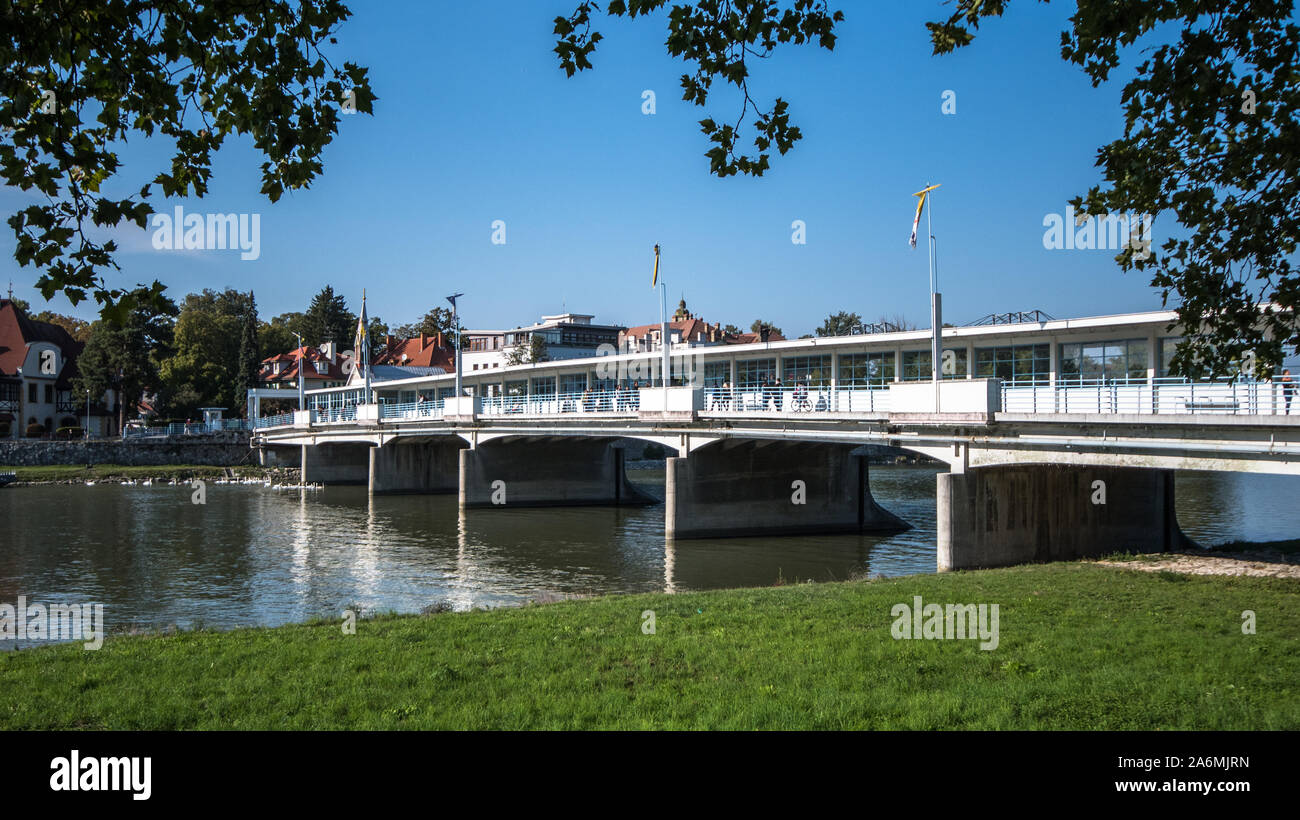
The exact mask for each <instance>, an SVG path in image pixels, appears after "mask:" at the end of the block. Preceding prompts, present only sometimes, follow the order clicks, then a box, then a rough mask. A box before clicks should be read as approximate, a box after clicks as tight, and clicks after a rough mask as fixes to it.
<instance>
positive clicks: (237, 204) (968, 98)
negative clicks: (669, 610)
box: [0, 0, 1167, 336]
mask: <svg viewBox="0 0 1300 820" xmlns="http://www.w3.org/2000/svg"><path fill="white" fill-rule="evenodd" d="M573 5H575V3H574V0H546V1H545V2H542V1H541V0H533V1H532V2H501V3H463V2H442V1H441V0H438V1H436V2H379V0H357V2H354V3H352V9H353V12H354V17H353V18H352V20H350V21H349V22H348V23H346V24H345V26H344V27H343V29H342V31H341V33H340V37H339V44H338V46H337V47H335V50H334V51H333V52H331V55H332V57H333V58H335V61H336V62H338V63H341V62H342V60H344V59H349V60H353V61H355V62H359V63H361V64H363V65H366V66H367V67H369V68H370V72H371V81H372V86H373V88H374V90H375V92H376V93H377V95H378V96H379V100H378V101H377V102H376V105H375V114H374V116H373V117H367V116H364V115H358V116H353V117H345V118H344V119H343V122H342V125H341V130H340V134H339V135H338V137H337V138H336V140H335V141H334V143H333V144H332V145H331V146H330V147H329V148H328V149H327V151H326V153H325V156H324V162H325V174H324V175H323V177H321V178H320V179H318V180H317V182H316V183H315V184H313V186H312V187H311V188H310V189H308V190H303V191H298V192H295V193H291V194H288V195H286V196H285V197H284V198H283V199H282V200H281V201H280V202H278V203H276V204H274V205H272V204H271V203H269V202H268V201H267V200H266V199H265V198H263V197H261V196H260V195H259V194H258V188H259V185H260V182H259V172H258V165H259V163H260V157H259V155H258V154H257V153H256V151H255V150H254V149H253V147H252V144H251V140H247V139H246V140H242V141H232V142H229V143H228V144H227V147H226V148H225V149H224V150H223V152H222V153H221V155H219V157H218V158H217V160H216V162H215V164H214V181H213V184H212V187H211V191H210V192H209V194H208V196H207V197H205V198H204V199H203V200H186V201H184V202H182V203H180V204H182V205H184V206H185V208H186V210H187V212H201V213H206V212H254V213H259V214H261V256H260V258H259V259H257V260H255V261H241V260H240V258H239V254H238V253H237V252H230V251H215V250H214V251H191V252H176V251H158V250H154V249H153V248H152V247H151V245H150V242H149V237H150V236H151V234H152V231H139V230H135V229H134V228H132V229H130V230H128V231H125V232H123V234H129V235H122V234H120V236H121V239H120V244H123V246H124V248H123V251H122V253H121V254H120V256H119V262H120V264H121V265H122V268H123V272H122V273H120V274H116V273H114V274H110V281H111V282H113V283H114V284H119V285H127V286H129V285H131V284H133V283H135V282H137V281H146V282H147V281H152V280H153V279H154V278H158V279H161V280H162V281H163V282H164V283H165V284H167V285H168V286H169V291H170V292H171V294H172V295H173V297H175V298H178V299H179V298H180V297H181V296H183V295H184V294H185V293H187V292H189V291H194V290H200V289H202V288H205V287H207V288H217V289H220V288H224V287H234V288H238V289H240V290H248V289H250V288H251V289H254V290H255V291H256V294H257V299H258V305H259V308H260V309H261V312H262V315H263V317H264V318H269V317H270V316H272V315H275V314H278V313H283V312H286V311H291V310H302V309H303V308H305V306H306V304H307V302H308V301H309V300H310V298H311V296H312V295H313V294H314V293H315V292H316V291H318V290H319V289H320V288H321V287H322V286H323V285H325V284H330V285H333V286H334V288H335V290H337V291H341V292H342V293H344V294H345V295H346V296H347V297H348V300H349V304H350V305H351V306H352V307H353V309H356V308H358V307H359V303H360V296H361V289H362V288H363V287H364V288H366V289H367V293H368V295H369V297H370V301H369V309H370V312H371V315H372V316H373V315H378V316H381V317H382V318H383V319H384V320H386V321H387V322H389V324H391V325H396V324H400V323H403V322H408V321H412V320H414V319H416V318H417V317H418V316H420V315H421V314H423V313H424V312H425V311H426V310H428V309H429V308H430V307H433V306H435V305H442V304H445V303H444V302H443V297H444V296H445V295H446V294H448V293H451V292H453V289H454V290H460V291H464V292H465V294H466V295H465V297H464V298H463V300H462V301H461V306H462V315H463V316H464V321H465V323H466V324H467V325H468V326H471V327H478V328H490V327H513V326H516V325H520V324H527V323H529V322H531V321H535V320H536V319H537V318H538V317H539V316H540V315H541V314H543V313H556V312H559V311H560V310H561V309H562V308H565V307H567V309H569V310H572V311H579V312H585V313H594V314H596V317H597V321H606V322H611V323H620V324H626V325H638V324H645V323H649V322H654V321H657V320H658V296H657V295H656V294H655V293H653V292H652V291H651V290H650V288H649V276H650V268H651V264H652V260H653V253H652V250H651V249H652V246H653V245H654V244H655V243H656V242H658V243H660V244H661V245H662V246H663V248H664V253H663V267H662V271H661V276H662V278H663V279H664V280H665V281H666V282H667V285H668V297H669V301H670V304H675V303H676V301H677V299H678V298H680V297H681V296H682V295H684V296H685V297H686V299H687V302H688V304H689V306H690V307H691V309H692V310H693V311H695V313H696V315H697V316H702V317H703V318H705V319H707V320H709V321H719V322H723V323H726V322H733V323H735V324H737V325H741V326H743V327H745V328H748V325H749V323H750V322H751V321H752V320H753V319H754V318H756V317H759V316H762V317H763V318H765V319H768V320H770V321H772V322H774V323H775V324H777V325H778V326H780V327H782V328H783V329H784V330H785V331H786V333H787V335H792V336H796V335H799V334H802V333H807V332H811V331H812V329H813V328H814V327H816V326H818V325H819V324H820V323H821V320H822V319H823V318H824V317H825V316H826V315H827V314H829V313H833V312H836V311H839V310H849V311H856V312H858V313H860V314H862V315H863V317H864V318H866V319H867V320H874V319H877V318H879V317H880V316H882V315H890V316H892V315H895V314H902V315H904V316H906V317H907V318H908V319H909V320H911V321H913V322H915V323H917V324H918V325H921V326H925V325H927V324H928V298H929V297H928V292H929V291H928V288H929V285H928V268H927V259H926V251H925V246H924V241H922V242H920V243H919V244H918V247H917V249H915V250H913V249H911V248H910V247H909V246H908V244H907V237H908V233H909V231H910V227H911V220H912V213H913V209H914V202H915V200H914V199H913V197H912V196H911V194H912V192H913V191H916V190H919V189H920V188H921V187H922V186H923V185H924V184H925V183H926V182H940V183H942V184H943V187H942V188H941V189H939V191H938V192H937V195H936V196H935V198H934V200H933V207H934V214H933V215H934V220H935V222H934V229H935V234H936V235H937V236H938V237H939V275H940V285H941V290H942V291H943V293H944V305H945V319H946V320H947V321H949V322H953V323H955V324H964V323H966V322H969V321H972V320H975V319H978V318H979V317H981V316H983V315H985V314H988V313H991V312H995V311H996V312H1001V311H1008V310H1021V309H1031V308H1039V309H1042V310H1045V311H1046V312H1048V313H1049V314H1051V315H1053V316H1056V317H1058V318H1059V317H1071V316H1086V315H1096V314H1104V313H1120V312H1129V311H1137V310H1147V309H1156V308H1159V307H1160V297H1159V294H1158V292H1156V291H1155V290H1154V289H1152V288H1151V287H1150V285H1149V284H1148V279H1147V277H1146V276H1145V275H1144V274H1140V273H1136V272H1131V273H1127V274H1125V273H1122V272H1121V271H1120V270H1119V268H1118V266H1117V265H1116V264H1115V263H1114V261H1113V257H1114V255H1115V252H1114V251H1103V250H1091V251H1088V250H1075V251H1068V250H1051V251H1049V250H1046V249H1044V247H1043V242H1042V239H1043V233H1044V230H1045V229H1044V227H1043V218H1044V216H1045V215H1047V214H1049V213H1064V211H1065V208H1066V203H1067V200H1068V199H1070V198H1071V197H1073V196H1075V195H1077V194H1082V193H1083V192H1085V191H1086V190H1087V188H1088V187H1089V186H1091V185H1093V184H1097V183H1099V182H1100V176H1099V172H1098V170H1097V169H1096V168H1095V167H1094V165H1093V161H1094V157H1095V155H1096V150H1097V149H1098V148H1099V147H1100V146H1102V145H1103V144H1105V143H1106V142H1108V141H1110V140H1113V139H1115V138H1117V137H1118V136H1120V134H1121V129H1122V118H1121V112H1120V109H1119V95H1120V90H1121V86H1120V83H1118V82H1115V81H1112V83H1111V84H1109V85H1107V86H1103V87H1102V88H1100V89H1093V88H1092V87H1091V85H1090V84H1089V83H1088V81H1087V80H1086V78H1085V77H1084V75H1083V74H1082V72H1080V71H1079V70H1078V69H1077V68H1075V67H1072V66H1070V65H1067V64H1066V63H1065V62H1064V61H1062V60H1061V58H1060V46H1059V33H1060V32H1061V31H1062V30H1063V29H1064V28H1065V27H1066V25H1067V21H1066V18H1067V16H1068V14H1069V11H1070V9H1071V8H1072V7H1073V4H1064V3H1056V4H1052V5H1047V6H1044V5H1041V4H1038V3H1030V2H1021V3H1017V4H1014V5H1013V6H1012V7H1011V9H1010V11H1009V13H1008V15H1007V16H1006V17H1004V18H1002V19H1000V20H993V21H990V22H988V23H987V24H986V25H985V27H984V28H983V29H982V30H981V31H980V33H979V36H978V37H977V38H976V41H975V44H974V45H973V46H972V47H970V48H967V49H965V50H963V51H961V52H959V53H957V54H955V55H948V56H945V57H932V56H930V47H929V40H928V36H927V33H926V31H925V27H924V23H925V22H926V21H927V20H935V19H941V18H942V17H944V16H945V15H946V14H947V13H948V11H949V10H950V7H949V6H947V5H945V4H943V3H942V2H940V1H939V0H913V1H912V2H906V3H880V4H877V3H873V4H870V5H868V4H866V3H861V2H845V1H844V0H841V2H840V3H839V4H838V7H840V8H842V9H844V11H845V15H846V19H845V21H844V22H843V23H842V24H841V25H840V27H839V29H838V34H839V40H838V44H837V46H836V49H835V51H834V52H829V53H828V52H826V51H824V50H822V49H818V48H815V47H803V48H790V47H787V48H785V49H784V50H779V51H778V52H777V53H776V54H775V55H774V56H773V57H772V58H771V60H770V61H769V62H768V63H766V64H764V65H761V66H758V68H757V70H756V71H755V73H754V76H753V81H752V83H751V93H752V94H753V95H754V97H755V99H756V100H758V101H759V102H760V103H761V104H764V105H766V104H768V103H770V101H771V100H772V99H773V98H775V97H776V96H782V97H784V98H785V99H787V100H789V101H790V113H791V118H792V120H793V121H794V122H795V123H796V124H797V125H798V126H799V127H800V128H801V129H802V131H803V134H804V138H803V140H801V141H800V142H799V143H797V144H796V147H795V148H794V150H793V151H792V152H791V153H789V154H787V155H786V156H784V157H780V156H775V157H774V158H773V168H772V170H770V171H769V172H768V173H767V174H766V175H765V176H764V177H762V178H759V179H752V178H738V177H731V178H728V179H724V180H720V179H717V178H716V177H713V176H711V175H709V174H708V161H707V159H706V158H705V157H704V156H703V153H704V151H705V150H707V148H708V147H709V145H708V144H707V142H706V138H705V137H704V136H703V135H702V134H701V133H700V131H699V127H698V125H697V122H698V120H700V119H702V118H703V117H704V116H706V115H708V116H713V117H714V118H715V119H717V120H718V121H720V122H721V121H724V120H730V119H732V118H734V115H735V112H737V111H738V106H739V100H738V98H737V97H736V96H735V94H733V93H732V92H731V91H730V90H728V89H724V88H722V87H721V86H720V85H717V86H715V88H716V89H717V90H716V91H715V92H714V94H713V98H712V99H711V101H710V103H709V104H708V106H707V107H706V108H703V109H701V108H698V107H696V106H694V105H690V104H687V103H684V102H682V101H681V99H680V88H679V83H678V78H679V77H680V76H681V74H683V73H684V72H685V71H686V65H685V64H683V63H681V62H679V61H675V60H673V59H671V58H669V57H668V56H667V55H666V53H665V50H664V46H663V40H664V37H665V34H666V23H665V18H664V15H659V16H657V17H654V18H651V19H649V20H645V19H638V20H637V21H635V22H629V21H626V20H605V19H602V20H601V21H600V25H599V28H600V30H601V31H602V33H604V35H605V38H606V39H605V40H604V41H603V42H602V43H601V44H600V46H599V48H598V49H597V52H596V54H595V55H594V60H593V61H594V63H595V70H594V71H591V72H584V73H582V74H579V75H577V76H575V77H574V78H572V79H570V78H566V77H565V75H564V73H563V72H562V71H560V69H559V68H558V64H557V61H556V58H555V55H554V54H552V53H551V48H552V47H553V45H554V36H553V35H552V34H551V26H552V20H553V18H554V17H555V16H556V15H557V14H562V13H564V14H567V13H568V12H569V11H571V9H572V6H573ZM833 7H834V6H833ZM1133 56H1134V57H1136V56H1137V55H1133ZM1132 62H1133V59H1132V58H1130V60H1129V64H1130V65H1131V64H1132ZM647 89H649V90H652V91H654V92H655V95H656V113H655V114H654V115H645V114H642V112H641V108H642V92H643V91H644V90H647ZM945 90H952V91H954V92H955V93H956V102H957V113H956V114H955V115H945V114H943V113H942V112H941V104H942V94H943V92H944V91H945ZM169 147H170V146H168V145H167V144H165V143H161V142H159V143H154V144H150V143H148V142H147V141H145V140H143V139H140V140H136V141H134V142H133V143H132V145H131V146H129V150H126V151H124V152H123V158H124V159H125V160H126V168H125V171H124V176H125V177H126V178H127V179H129V180H131V181H132V183H133V185H134V186H135V187H138V184H139V183H138V181H137V180H138V179H139V178H141V177H152V176H153V174H154V173H156V171H157V170H158V169H159V168H160V167H164V163H165V162H166V161H167V157H169V156H170V154H169V153H168V148H169ZM132 175H134V176H132ZM24 201H25V199H24V198H23V197H22V196H21V195H19V194H18V193H16V192H13V191H10V190H4V191H2V192H0V206H2V207H3V210H5V211H6V212H12V210H13V209H14V208H15V207H18V206H20V205H21V204H22V203H23V202H24ZM174 204H176V203H173V202H165V203H164V202H162V201H160V200H158V199H155V200H154V207H155V208H156V209H158V210H160V211H165V212H170V210H171V207H172V205H174ZM494 220H503V221H504V222H505V223H506V243H505V244H504V245H497V244H493V243H492V242H491V237H492V222H493V221H494ZM794 220H803V222H804V223H805V224H806V236H807V243H806V244H804V245H797V244H793V243H792V242H791V234H792V229H791V223H792V222H793V221H794ZM1162 227H1167V221H1166V224H1162V221H1161V220H1157V222H1156V239H1157V243H1158V242H1159V241H1160V239H1161V238H1162V230H1161V229H1162ZM12 251H13V238H12V235H11V234H10V232H9V230H8V228H6V229H5V230H4V231H3V232H0V253H2V254H3V258H4V262H2V263H0V264H3V265H4V268H5V270H4V271H3V278H4V279H10V278H12V280H13V282H14V292H15V295H17V296H19V297H21V298H25V299H27V300H29V301H31V302H32V303H33V307H34V309H37V310H39V309H42V308H43V307H47V305H46V304H45V303H44V302H43V299H42V298H41V297H40V295H39V294H38V293H37V292H36V291H35V289H34V288H33V287H32V283H33V282H34V281H35V279H36V276H37V273H36V272H35V271H34V269H32V268H30V267H29V268H18V267H17V265H16V263H14V262H13V259H12ZM48 307H49V308H51V309H53V310H56V311H60V312H69V313H75V314H77V315H81V316H84V317H91V316H93V315H94V312H95V309H94V308H93V306H91V305H89V304H87V303H83V304H82V305H81V306H79V307H78V308H76V309H73V308H71V307H70V306H69V305H68V303H67V302H66V300H64V299H63V298H62V297H59V298H57V299H56V300H54V301H53V302H51V303H50V304H49V305H48Z"/></svg>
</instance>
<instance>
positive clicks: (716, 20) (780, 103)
mask: <svg viewBox="0 0 1300 820" xmlns="http://www.w3.org/2000/svg"><path fill="white" fill-rule="evenodd" d="M667 4H668V2H667V0H610V2H608V3H606V4H605V8H604V13H605V14H606V15H607V16H609V17H627V18H628V19H635V18H637V17H644V16H647V15H649V14H652V13H654V12H656V11H659V10H660V9H661V8H663V7H664V6H666V5H667ZM600 12H601V7H600V4H599V3H595V2H582V3H579V4H578V7H577V8H576V9H575V10H574V12H573V14H571V15H569V16H568V17H556V18H555V28H554V33H555V34H556V36H557V37H558V38H559V39H558V40H557V41H556V44H555V49H554V50H555V53H556V55H557V56H558V57H559V61H560V68H561V69H563V70H564V72H565V74H567V75H568V76H570V77H572V76H573V75H574V74H575V73H577V72H579V71H585V70H587V69H590V68H592V63H591V55H592V53H593V52H595V50H596V45H597V44H598V43H599V42H600V41H601V40H602V39H603V36H602V35H601V33H600V32H599V31H593V30H592V15H593V14H599V13H600ZM843 20H844V13H843V12H841V11H831V10H830V9H829V8H828V6H827V4H826V2H825V0H794V2H792V3H784V2H780V1H779V0H700V1H699V2H696V3H687V4H678V5H674V6H673V7H672V9H671V10H670V11H669V13H668V37H667V39H666V40H665V41H664V45H665V46H667V48H668V53H669V54H670V55H671V56H673V57H676V58H678V59H680V60H682V61H683V62H686V63H688V64H690V65H691V66H692V67H693V70H692V72H691V73H689V74H683V75H682V78H681V85H682V99H683V100H686V101H687V102H692V103H695V105H698V106H704V105H705V104H706V103H707V102H708V100H709V94H710V93H711V92H712V91H713V83H714V80H716V79H721V80H723V81H724V82H725V83H726V84H729V85H733V86H735V87H736V89H737V90H738V91H739V92H740V97H741V105H740V112H739V114H737V115H736V117H735V118H734V121H724V122H723V123H722V124H719V123H718V122H717V121H716V120H715V119H714V118H713V117H706V118H705V119H702V120H700V130H701V131H703V132H704V134H705V136H707V137H708V138H709V142H711V143H713V147H712V148H710V149H709V150H708V151H706V152H705V156H706V157H708V158H709V173H711V174H715V175H717V176H719V177H727V176H732V175H734V174H737V173H740V174H748V175H750V176H756V177H758V176H762V175H763V174H764V173H765V172H766V171H767V170H768V169H769V168H770V167H771V155H770V154H769V153H768V151H769V150H770V149H771V148H772V147H773V146H775V147H776V150H777V151H778V152H779V153H781V154H785V153H786V152H787V151H789V150H790V149H791V148H792V147H793V146H794V144H795V143H796V142H798V141H799V140H800V139H802V138H803V134H802V132H800V130H799V128H798V127H797V126H794V125H792V124H791V123H790V113H789V108H790V105H789V103H788V102H786V101H785V100H783V99H781V98H780V97H777V98H776V99H775V100H774V101H773V102H772V105H771V106H770V107H769V108H766V109H764V108H762V107H761V106H760V105H759V104H758V103H757V102H755V101H754V98H753V96H751V94H750V91H749V80H750V65H751V64H752V63H753V62H754V61H759V60H766V59H768V58H769V57H771V56H772V54H773V52H774V51H775V50H776V48H777V46H778V45H785V44H791V45H804V44H807V43H816V44H817V45H818V46H820V47H822V48H824V49H826V50H827V51H831V50H833V49H834V48H835V25H836V24H837V23H839V22H842V21H843ZM750 117H752V118H753V123H752V127H753V129H754V132H755V134H754V138H753V146H754V149H755V151H756V152H757V156H754V155H751V154H747V153H742V151H743V149H742V148H741V147H740V142H741V137H742V134H743V129H744V127H745V123H746V120H747V119H748V118H750Z"/></svg>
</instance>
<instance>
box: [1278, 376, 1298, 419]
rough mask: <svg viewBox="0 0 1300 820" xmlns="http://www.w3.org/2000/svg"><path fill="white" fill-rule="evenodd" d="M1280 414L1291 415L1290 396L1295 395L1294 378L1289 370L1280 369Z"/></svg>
mask: <svg viewBox="0 0 1300 820" xmlns="http://www.w3.org/2000/svg"><path fill="white" fill-rule="evenodd" d="M1281 381H1282V415H1284V416H1289V415H1291V397H1292V396H1294V395H1295V379H1293V378H1291V371H1290V370H1283V371H1282V379H1281Z"/></svg>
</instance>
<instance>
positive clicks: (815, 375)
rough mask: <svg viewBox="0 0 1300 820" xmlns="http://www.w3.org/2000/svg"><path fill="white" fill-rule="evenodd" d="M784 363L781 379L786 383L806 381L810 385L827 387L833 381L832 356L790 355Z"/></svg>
mask: <svg viewBox="0 0 1300 820" xmlns="http://www.w3.org/2000/svg"><path fill="white" fill-rule="evenodd" d="M782 364H783V365H784V373H783V374H782V375H781V381H782V382H784V383H785V384H795V383H797V382H800V381H805V382H807V383H808V386H809V387H826V386H827V385H829V384H830V383H831V357H830V356H825V355H823V356H790V357H788V358H786V359H784V360H782Z"/></svg>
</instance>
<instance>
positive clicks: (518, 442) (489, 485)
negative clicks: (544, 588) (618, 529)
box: [460, 437, 658, 509]
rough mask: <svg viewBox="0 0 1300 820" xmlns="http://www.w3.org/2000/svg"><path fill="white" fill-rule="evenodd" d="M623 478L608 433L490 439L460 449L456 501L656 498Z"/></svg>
mask: <svg viewBox="0 0 1300 820" xmlns="http://www.w3.org/2000/svg"><path fill="white" fill-rule="evenodd" d="M655 503H658V502H657V499H655V498H652V497H651V496H648V495H646V494H645V493H643V492H641V491H640V490H638V489H637V488H636V487H635V486H633V485H632V484H631V483H630V482H629V481H628V480H627V474H626V472H625V471H624V467H623V448H621V447H618V446H615V444H614V441H613V440H611V439H608V438H559V437H536V438H534V437H526V438H509V439H493V440H489V441H486V442H482V443H480V444H479V445H478V446H477V447H474V448H473V449H466V450H461V451H460V506H461V508H462V509H467V508H475V507H561V506H598V505H639V504H655Z"/></svg>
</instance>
